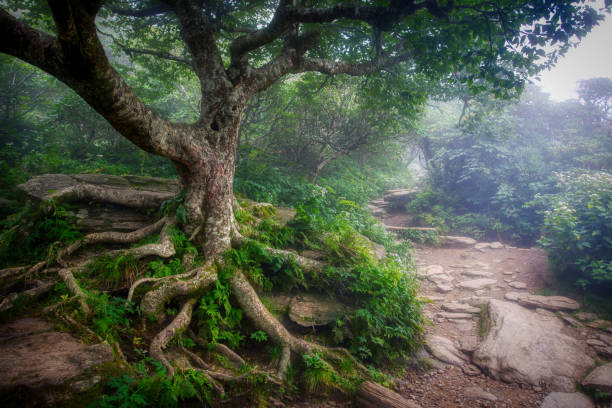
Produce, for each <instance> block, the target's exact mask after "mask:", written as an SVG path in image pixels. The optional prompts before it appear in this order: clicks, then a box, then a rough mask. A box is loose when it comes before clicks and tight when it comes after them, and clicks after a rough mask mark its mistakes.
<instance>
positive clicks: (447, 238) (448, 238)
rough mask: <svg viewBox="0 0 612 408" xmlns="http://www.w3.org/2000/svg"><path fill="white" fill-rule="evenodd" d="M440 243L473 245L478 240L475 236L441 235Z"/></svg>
mask: <svg viewBox="0 0 612 408" xmlns="http://www.w3.org/2000/svg"><path fill="white" fill-rule="evenodd" d="M440 243H441V244H442V245H449V246H466V247H468V246H472V245H474V244H476V240H475V239H474V238H469V237H457V236H453V235H444V236H441V237H440Z"/></svg>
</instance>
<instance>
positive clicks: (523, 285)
mask: <svg viewBox="0 0 612 408" xmlns="http://www.w3.org/2000/svg"><path fill="white" fill-rule="evenodd" d="M508 286H510V287H511V288H514V289H527V284H526V283H524V282H518V281H514V282H509V283H508Z"/></svg>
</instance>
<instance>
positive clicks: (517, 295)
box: [504, 292, 523, 302]
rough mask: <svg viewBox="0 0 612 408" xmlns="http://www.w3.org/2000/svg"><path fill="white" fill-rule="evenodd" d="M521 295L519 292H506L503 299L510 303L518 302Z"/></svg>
mask: <svg viewBox="0 0 612 408" xmlns="http://www.w3.org/2000/svg"><path fill="white" fill-rule="evenodd" d="M522 295H523V294H522V293H520V292H506V294H505V295H504V298H505V299H506V300H510V301H512V302H516V301H518V299H519V298H520V297H521V296H522Z"/></svg>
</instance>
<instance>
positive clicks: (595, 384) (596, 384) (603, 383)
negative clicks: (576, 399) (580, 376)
mask: <svg viewBox="0 0 612 408" xmlns="http://www.w3.org/2000/svg"><path fill="white" fill-rule="evenodd" d="M582 385H583V386H584V387H586V388H590V389H592V390H599V391H601V392H605V393H607V394H612V363H607V364H604V365H602V366H599V367H597V368H596V369H594V370H593V371H592V372H591V373H590V374H589V375H587V376H586V378H585V379H584V380H582Z"/></svg>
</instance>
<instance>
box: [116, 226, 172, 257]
mask: <svg viewBox="0 0 612 408" xmlns="http://www.w3.org/2000/svg"><path fill="white" fill-rule="evenodd" d="M172 225H174V221H173V220H166V222H165V224H164V227H163V228H162V231H161V234H160V237H159V242H158V243H156V244H146V245H142V246H139V247H136V248H130V249H119V250H116V251H110V252H108V255H111V256H113V255H130V256H132V257H134V258H135V259H141V258H145V257H147V256H159V257H160V258H170V257H171V256H174V255H175V254H176V251H175V249H174V244H173V243H172V239H171V238H170V234H169V231H168V230H169V228H170V227H171V226H172ZM139 231H140V230H139Z"/></svg>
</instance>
